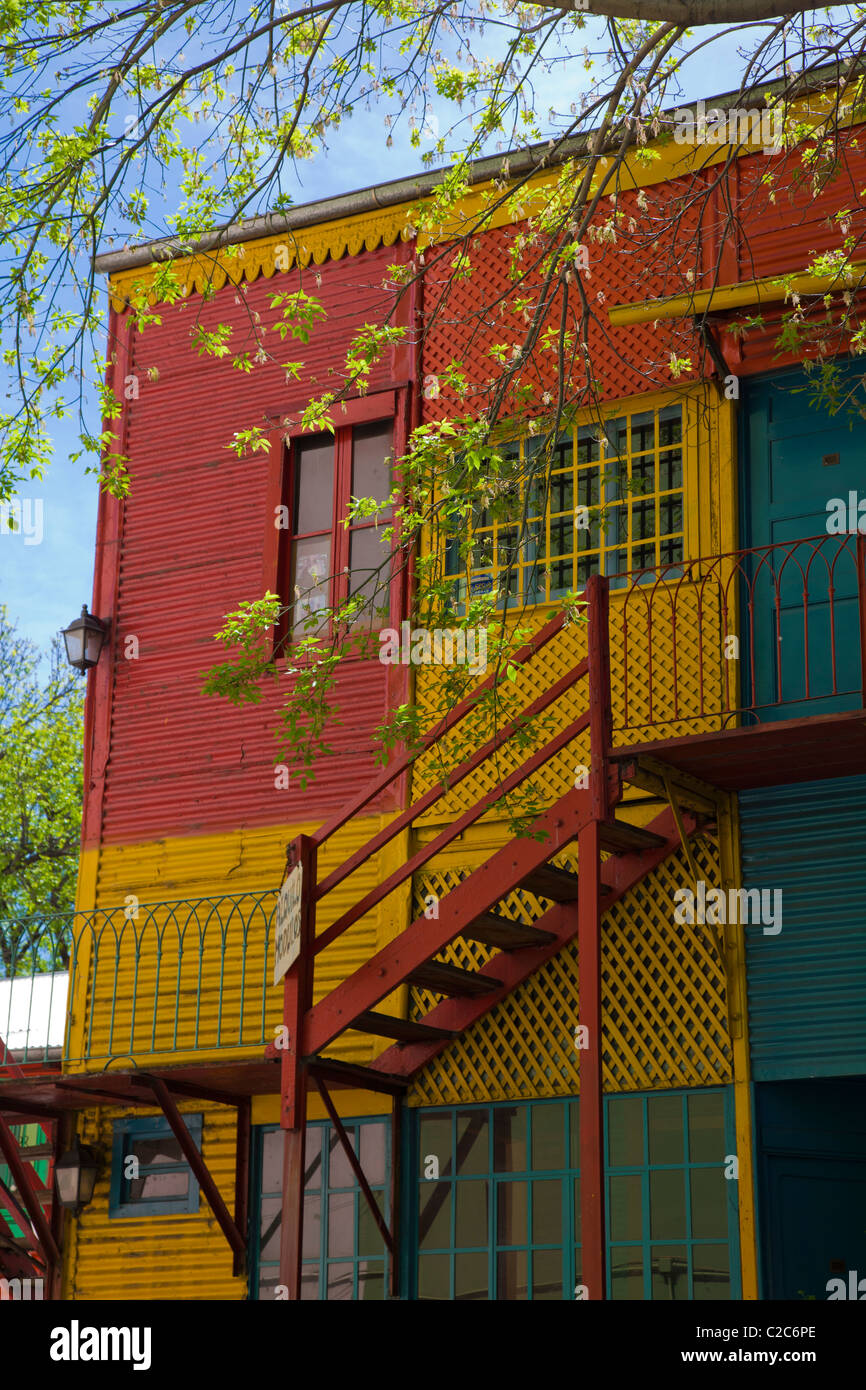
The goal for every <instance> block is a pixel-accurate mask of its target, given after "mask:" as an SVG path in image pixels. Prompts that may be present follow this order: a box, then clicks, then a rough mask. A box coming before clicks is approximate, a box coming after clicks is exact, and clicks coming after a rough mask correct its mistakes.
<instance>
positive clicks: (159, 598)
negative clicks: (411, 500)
mask: <svg viewBox="0 0 866 1390" xmlns="http://www.w3.org/2000/svg"><path fill="white" fill-rule="evenodd" d="M394 259H395V251H394V249H393V248H383V249H382V250H380V251H376V252H373V253H366V254H364V255H361V256H358V257H354V258H350V257H347V258H345V259H344V260H341V261H338V262H334V263H329V264H326V265H324V266H322V267H320V268H318V270H317V269H316V268H314V267H310V269H309V270H307V271H305V272H302V275H301V276H298V274H297V273H289V274H287V275H285V276H275V277H274V278H273V279H272V280H265V279H259V280H257V281H256V282H254V283H253V284H251V285H249V286H247V287H246V288H245V290H244V291H236V290H235V289H234V288H230V287H226V288H225V289H223V290H221V291H219V292H218V293H217V295H216V296H215V298H214V300H213V301H212V302H211V303H209V304H205V305H202V304H201V301H200V299H199V298H198V297H197V296H196V297H195V298H191V299H190V300H188V301H184V302H181V303H179V304H176V305H174V306H161V307H160V309H159V311H158V312H159V314H160V317H161V320H162V321H161V323H160V324H159V325H154V326H151V327H148V328H147V329H146V330H145V331H143V332H140V333H139V332H132V334H131V343H130V347H129V356H128V362H124V360H122V359H123V354H122V351H121V353H120V354H119V356H118V362H117V364H115V366H114V370H115V372H116V374H117V377H118V384H119V385H120V384H121V383H122V380H123V379H126V378H127V377H128V376H129V375H133V376H135V378H137V383H138V392H139V396H138V399H137V400H136V399H133V400H131V401H130V402H128V404H127V405H126V407H125V411H124V419H123V420H122V421H121V424H120V428H121V429H122V431H123V433H124V436H125V448H126V452H127V454H128V456H129V458H130V460H131V465H130V468H131V474H132V486H131V490H130V494H129V497H128V498H127V499H126V500H125V501H124V502H123V503H122V504H117V503H115V502H113V501H111V500H110V499H106V500H104V502H103V507H102V512H101V516H100V523H99V535H98V542H97V544H98V547H99V553H100V555H101V556H102V557H103V561H102V564H101V566H100V568H99V572H98V576H97V588H96V596H95V601H96V603H97V604H98V607H97V609H96V611H97V612H99V614H100V616H102V617H109V618H110V619H111V621H112V641H111V653H110V661H106V657H105V656H103V659H102V661H101V662H100V663H99V666H98V667H97V669H96V671H95V672H94V674H93V675H92V676H91V677H90V680H91V682H93V683H94V688H93V692H92V698H91V710H90V714H89V726H90V727H89V749H88V758H89V768H90V774H89V777H88V786H89V790H88V806H87V809H86V824H85V844H93V843H95V842H97V841H98V840H99V838H100V837H101V838H102V839H103V840H104V841H105V842H114V843H128V842H132V841H138V840H147V839H151V838H158V837H161V836H166V835H178V834H203V833H208V832H211V831H218V830H223V829H228V828H237V827H242V826H256V825H267V824H274V823H279V822H285V823H286V824H290V823H292V822H295V823H297V822H298V821H303V820H313V821H315V820H318V819H324V818H325V816H326V815H328V814H329V813H330V812H331V811H333V810H334V809H336V808H337V807H339V806H342V805H343V804H344V803H345V801H346V800H347V798H348V797H350V796H351V795H352V794H353V793H354V792H355V791H357V790H358V789H359V788H360V787H361V786H363V785H365V784H366V782H367V781H368V780H369V779H370V777H371V776H372V775H373V774H374V772H375V771H376V767H375V765H374V762H373V752H374V744H373V736H372V730H373V729H374V727H375V725H376V724H377V723H378V722H380V720H381V717H382V714H383V712H384V709H385V707H386V694H387V691H386V681H387V680H388V679H389V673H390V672H391V671H392V670H394V669H395V668H390V667H385V666H383V665H381V664H380V663H379V662H378V661H372V662H371V661H369V660H367V661H362V660H355V661H348V662H347V663H346V664H345V667H344V668H343V669H342V670H341V673H340V678H339V682H338V688H337V694H336V696H335V699H336V702H337V704H338V706H339V708H340V710H341V715H342V717H343V719H344V723H343V724H342V726H339V727H335V728H334V729H333V730H332V733H331V736H330V743H331V745H332V746H333V748H334V754H333V756H331V757H329V758H327V759H324V760H323V761H322V763H321V765H320V767H319V769H318V775H317V778H316V781H315V783H314V784H313V785H312V786H311V787H309V788H308V789H307V790H306V791H303V790H301V789H300V787H297V788H295V787H290V789H289V790H276V789H275V788H274V768H273V764H274V754H275V749H276V744H275V739H274V734H273V729H274V725H275V716H276V713H277V710H278V708H279V706H280V704H281V702H282V698H283V692H282V691H280V690H278V689H273V690H272V689H269V690H268V691H267V692H266V694H265V697H264V699H263V700H262V703H261V704H260V705H258V706H254V705H248V706H245V707H242V708H240V709H235V708H234V707H233V706H231V705H229V704H228V703H227V702H226V701H224V700H221V699H217V698H215V697H206V696H204V695H203V694H202V693H201V685H202V672H204V671H205V670H206V669H207V668H208V667H210V666H211V665H212V664H214V663H215V662H217V661H219V660H220V659H224V657H225V651H224V649H223V648H222V646H221V645H220V644H219V643H217V642H216V641H215V640H214V637H213V634H214V633H215V632H216V631H217V629H218V628H219V627H221V626H222V622H223V618H224V615H225V614H226V613H227V612H229V611H231V610H233V609H235V608H237V606H238V605H239V603H240V602H242V601H243V600H246V599H253V598H258V597H260V596H261V594H262V592H263V590H264V588H265V586H266V584H267V583H269V584H270V587H272V588H273V587H275V576H271V577H270V579H268V577H267V575H266V574H265V573H264V571H265V569H266V568H267V566H266V565H264V564H263V554H264V553H265V550H266V548H267V542H268V540H269V539H270V537H269V535H268V527H271V528H272V527H273V520H272V518H273V512H272V510H271V509H270V505H271V499H272V495H273V490H274V488H273V478H269V473H270V472H271V470H272V469H273V468H274V467H275V466H276V464H275V462H273V461H272V460H271V459H269V458H268V456H267V455H264V454H261V453H257V454H254V455H253V456H251V457H249V458H244V459H238V458H237V456H236V455H235V454H234V453H233V452H231V451H230V450H229V449H227V448H226V447H225V445H226V444H227V442H228V441H229V439H230V438H231V436H232V435H233V434H234V432H235V431H236V430H240V429H244V428H248V427H249V426H250V425H253V424H259V425H261V424H263V423H264V417H265V416H266V415H267V414H269V413H270V414H273V415H279V413H280V412H291V411H292V410H297V409H299V408H301V407H303V406H304V405H306V403H307V401H308V400H309V398H310V395H311V394H312V393H314V392H321V391H324V390H328V389H330V390H333V389H335V386H338V385H339V377H338V375H335V373H338V372H339V368H340V365H341V362H342V361H343V359H344V356H345V351H346V347H347V345H348V342H349V339H350V338H351V336H352V335H353V333H354V332H355V331H356V330H357V327H358V326H359V324H362V323H363V322H364V321H365V320H369V321H370V322H376V321H379V320H380V319H381V317H382V315H383V313H384V312H386V311H387V309H386V304H387V300H386V294H385V292H384V290H383V288H382V284H383V281H384V280H385V279H386V269H387V266H388V265H389V264H393V262H394ZM317 275H319V276H320V277H321V285H320V286H317V285H316V283H315V277H316V276H317ZM301 285H302V286H303V288H305V289H307V291H308V292H309V293H310V294H315V295H317V296H318V297H319V298H320V299H321V301H322V303H323V304H324V307H325V308H326V310H327V315H328V317H327V320H326V321H325V323H324V324H323V325H322V326H321V327H319V328H318V329H317V330H316V331H314V334H313V337H312V339H311V342H310V344H309V345H307V346H305V345H303V344H301V343H298V342H293V341H291V340H287V342H286V343H285V344H284V345H282V344H280V342H279V340H278V339H277V338H276V335H273V336H274V343H275V347H274V349H273V350H274V353H275V356H276V358H277V362H278V363H280V362H284V361H287V360H291V359H304V360H305V362H306V363H307V364H308V370H307V373H306V378H305V380H303V381H301V382H295V383H292V384H291V385H288V384H287V383H286V381H285V374H284V372H283V370H282V369H281V368H280V366H279V365H271V364H268V365H262V366H257V367H256V368H255V370H254V371H253V372H251V373H249V374H247V373H242V372H239V371H237V370H236V369H233V368H232V366H231V364H230V360H229V359H223V360H221V361H216V360H214V359H213V358H211V357H202V356H199V354H198V352H197V350H196V348H195V347H194V345H193V344H192V342H191V340H190V330H191V328H192V327H193V326H194V325H195V324H197V323H199V322H200V323H202V324H203V325H204V326H205V327H207V328H209V329H212V328H213V327H215V325H216V324H218V323H230V324H232V325H233V326H235V330H236V332H235V339H234V342H233V347H232V351H233V353H234V352H240V351H243V350H245V349H246V347H247V343H245V341H244V337H245V324H246V323H247V322H248V319H247V315H248V314H251V313H252V314H255V313H259V314H261V316H262V319H263V321H264V322H265V323H268V322H271V321H273V319H275V317H276V313H277V311H275V310H271V309H270V308H269V304H270V299H271V296H272V295H273V294H274V293H275V291H276V290H278V289H279V290H283V289H285V288H287V287H288V288H291V289H295V288H298V287H299V286H301ZM114 323H115V327H116V329H117V330H118V331H119V332H120V334H121V337H122V335H123V330H124V327H126V328H127V330H128V315H126V314H124V315H120V316H115V318H114ZM394 365H395V364H394V358H393V356H392V357H391V358H389V357H388V356H387V355H386V358H385V360H384V362H383V363H382V364H380V365H379V366H377V367H376V368H375V369H374V371H373V374H372V379H371V382H370V391H371V392H373V391H376V390H382V389H384V388H386V387H391V386H393V385H395V384H400V383H399V382H397V381H396V380H395V372H394ZM397 367H398V369H401V370H402V372H403V373H404V377H403V380H405V368H406V354H405V353H403V354H401V355H400V357H399V358H398V359H397ZM133 389H134V388H133ZM405 394H406V393H405V392H403V393H402V395H398V401H399V400H401V399H403V398H404V397H405ZM274 452H275V453H276V452H278V451H274ZM281 535H285V533H281ZM115 586H116V598H113V597H112V595H113V592H114V588H115ZM132 636H134V637H136V638H137V639H138V650H139V656H138V659H126V657H125V655H124V653H125V651H126V650H127V649H128V644H127V641H126V639H127V638H129V637H132ZM285 679H286V681H287V680H288V678H285ZM112 682H113V690H112ZM109 708H110V724H109V723H108V721H107V718H106V716H107V712H108V710H109ZM103 765H104V778H103V776H102V769H103ZM103 782H104V795H103V794H102V793H103Z"/></svg>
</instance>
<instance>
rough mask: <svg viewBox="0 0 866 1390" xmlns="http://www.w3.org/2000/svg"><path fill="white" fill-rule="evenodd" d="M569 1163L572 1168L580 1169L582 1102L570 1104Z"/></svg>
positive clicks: (574, 1101)
mask: <svg viewBox="0 0 866 1390" xmlns="http://www.w3.org/2000/svg"><path fill="white" fill-rule="evenodd" d="M568 1143H569V1155H568V1162H569V1165H570V1167H572V1168H579V1167H580V1101H579V1100H571V1101H569V1103H568Z"/></svg>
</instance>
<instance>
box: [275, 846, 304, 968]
mask: <svg viewBox="0 0 866 1390" xmlns="http://www.w3.org/2000/svg"><path fill="white" fill-rule="evenodd" d="M302 888H303V868H302V866H301V865H300V864H296V865H295V867H294V869H292V872H291V873H290V874H289V876H288V878H287V879H286V881H285V882H284V884H283V886H282V888H281V889H280V896H279V898H278V900H277V929H276V935H275V936H274V984H275V985H278V984H279V982H280V980H281V979H282V978H283V976H284V975H285V973H286V971H287V970H288V969H289V967H290V966H292V965H294V963H295V961H296V960H297V959H298V955H299V954H300V950H301V912H302V910H303V893H302Z"/></svg>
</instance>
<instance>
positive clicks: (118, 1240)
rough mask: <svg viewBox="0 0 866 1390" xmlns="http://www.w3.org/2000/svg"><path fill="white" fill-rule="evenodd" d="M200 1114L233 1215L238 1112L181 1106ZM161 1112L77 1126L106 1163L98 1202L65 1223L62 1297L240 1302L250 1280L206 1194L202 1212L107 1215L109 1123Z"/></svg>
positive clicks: (98, 1115)
mask: <svg viewBox="0 0 866 1390" xmlns="http://www.w3.org/2000/svg"><path fill="white" fill-rule="evenodd" d="M178 1108H179V1109H180V1111H181V1113H182V1114H201V1115H202V1116H203V1126H202V1154H203V1157H204V1161H205V1163H206V1164H207V1166H208V1169H209V1171H210V1173H211V1175H212V1177H213V1178H214V1180H215V1182H216V1184H217V1186H218V1188H219V1191H220V1194H221V1196H222V1198H223V1200H224V1202H225V1203H226V1205H227V1207H228V1209H229V1211H231V1212H233V1211H234V1182H235V1114H234V1111H233V1110H229V1109H227V1108H226V1107H224V1106H213V1105H211V1106H208V1105H203V1104H200V1103H198V1102H196V1101H189V1102H184V1103H183V1104H181V1105H180V1106H179V1107H178ZM147 1113H151V1114H152V1113H158V1112H154V1111H150V1112H148V1111H146V1110H143V1109H138V1108H137V1107H136V1108H135V1109H120V1108H113V1107H105V1108H103V1109H101V1110H98V1111H91V1112H86V1113H85V1114H83V1115H82V1117H81V1120H80V1121H79V1135H80V1138H81V1141H82V1143H86V1144H91V1145H94V1146H95V1147H97V1149H98V1150H99V1151H100V1152H101V1154H102V1156H103V1158H104V1164H103V1169H102V1173H101V1174H100V1177H99V1179H98V1181H97V1185H96V1190H95V1192H94V1197H93V1201H92V1202H91V1204H90V1205H89V1206H88V1207H86V1208H85V1209H84V1211H83V1212H82V1213H81V1215H80V1216H79V1217H78V1218H77V1219H76V1220H74V1221H73V1220H68V1221H67V1232H68V1234H67V1236H66V1240H65V1247H66V1248H65V1264H64V1293H63V1297H64V1298H65V1299H74V1300H88V1299H101V1298H109V1299H121V1300H124V1301H126V1300H134V1299H152V1298H158V1299H163V1298H165V1299H175V1298H182V1299H184V1300H190V1301H195V1300H197V1299H237V1298H244V1297H246V1281H245V1279H243V1278H234V1277H233V1275H232V1255H231V1251H230V1249H229V1245H228V1242H227V1240H226V1238H225V1236H224V1235H223V1233H222V1231H221V1230H220V1228H219V1226H218V1224H217V1222H216V1219H215V1217H214V1215H213V1213H212V1211H211V1209H210V1206H209V1205H208V1202H207V1199H206V1198H205V1197H204V1195H203V1194H201V1195H200V1205H199V1210H198V1212H197V1213H193V1212H190V1213H188V1214H186V1215H183V1216H142V1217H140V1218H134V1219H130V1218H126V1217H124V1218H123V1219H120V1220H113V1219H111V1218H110V1217H109V1215H108V1199H109V1188H110V1181H111V1141H112V1121H113V1120H116V1119H121V1118H122V1117H124V1116H127V1115H136V1116H141V1115H144V1114H147Z"/></svg>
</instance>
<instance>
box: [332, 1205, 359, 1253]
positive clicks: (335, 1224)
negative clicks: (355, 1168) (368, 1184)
mask: <svg viewBox="0 0 866 1390" xmlns="http://www.w3.org/2000/svg"><path fill="white" fill-rule="evenodd" d="M354 1253H355V1194H354V1193H353V1192H332V1193H331V1195H330V1197H329V1198H328V1254H329V1255H353V1254H354Z"/></svg>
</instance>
